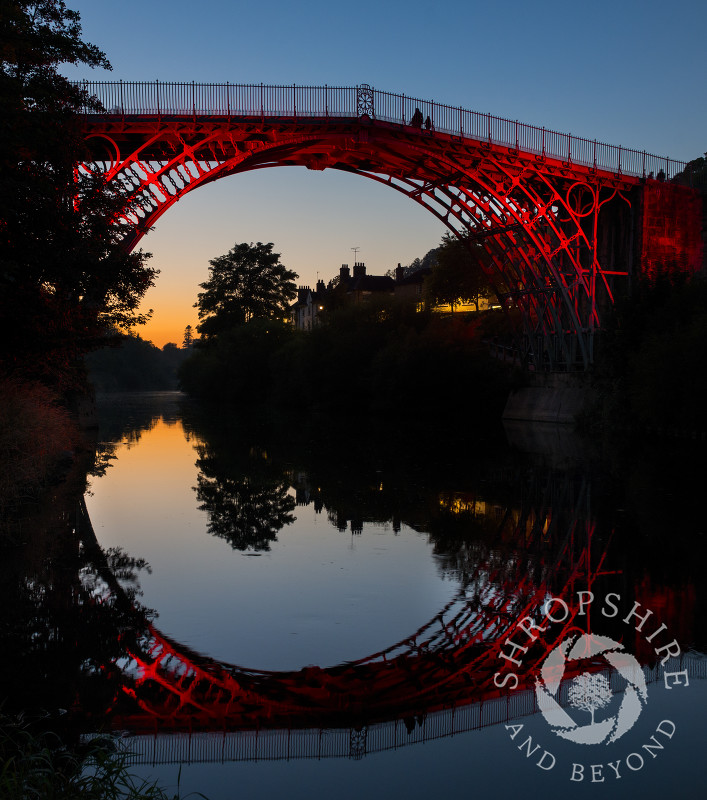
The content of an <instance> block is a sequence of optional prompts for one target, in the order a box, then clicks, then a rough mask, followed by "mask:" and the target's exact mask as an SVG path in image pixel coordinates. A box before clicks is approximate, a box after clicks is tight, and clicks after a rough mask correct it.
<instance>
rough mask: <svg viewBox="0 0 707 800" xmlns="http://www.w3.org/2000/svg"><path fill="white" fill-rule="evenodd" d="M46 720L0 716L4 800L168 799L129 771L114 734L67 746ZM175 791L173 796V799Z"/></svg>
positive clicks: (0, 775)
mask: <svg viewBox="0 0 707 800" xmlns="http://www.w3.org/2000/svg"><path fill="white" fill-rule="evenodd" d="M48 722H49V720H48V719H40V720H35V721H33V722H28V721H27V720H25V719H22V718H19V719H16V718H13V717H8V716H6V715H0V763H1V764H3V769H2V771H1V772H0V796H2V797H3V798H5V799H6V800H24V799H25V798H30V797H36V798H53V797H56V798H62V800H73V798H76V800H92V798H95V800H111V798H115V800H118V798H120V800H141V799H142V798H144V799H145V800H167V798H168V797H169V795H168V794H167V793H166V792H165V791H164V790H162V789H161V788H160V787H159V786H158V785H157V783H156V782H152V783H151V782H149V781H146V780H144V779H142V778H138V777H136V776H134V775H132V774H131V772H130V768H129V765H128V760H129V755H130V754H129V753H128V752H127V751H124V750H121V749H120V745H119V742H118V740H117V738H115V737H105V736H102V737H96V738H94V739H92V740H90V741H88V742H87V743H86V744H84V745H80V746H79V747H74V748H71V747H67V746H66V745H65V744H64V743H63V741H62V740H61V738H60V737H59V736H58V735H57V734H56V733H54V732H52V731H51V730H47V729H46V728H47V723H48ZM177 796H178V795H172V797H173V798H176V797H177Z"/></svg>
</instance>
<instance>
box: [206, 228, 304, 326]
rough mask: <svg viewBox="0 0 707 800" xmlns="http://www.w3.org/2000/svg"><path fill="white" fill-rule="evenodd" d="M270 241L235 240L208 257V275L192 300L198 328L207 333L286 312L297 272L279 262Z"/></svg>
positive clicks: (293, 295)
mask: <svg viewBox="0 0 707 800" xmlns="http://www.w3.org/2000/svg"><path fill="white" fill-rule="evenodd" d="M272 248H273V243H272V242H269V243H268V244H263V243H262V242H258V243H257V244H255V245H254V244H252V243H251V244H246V243H245V242H243V243H241V244H235V245H234V246H233V247H232V248H231V250H229V252H228V253H226V254H225V255H222V256H219V257H218V258H214V259H212V260H211V261H209V264H210V265H211V266H210V268H209V273H210V275H209V279H208V280H207V281H206V282H205V283H202V284H200V286H201V288H202V289H203V290H204V291H203V292H199V299H198V301H197V303H196V304H195V306H196V308H198V309H199V319H200V320H201V321H200V323H199V325H198V330H199V332H200V333H201V334H202V335H204V336H206V337H207V338H208V337H213V336H216V335H217V334H219V333H222V332H223V331H227V330H231V329H233V328H234V327H237V326H239V325H243V324H244V323H246V322H248V321H250V320H251V319H256V318H265V319H276V318H282V317H284V316H285V315H286V313H287V305H288V303H289V302H290V301H292V300H293V299H294V297H295V295H296V293H297V289H296V286H295V284H294V280H295V279H296V278H297V273H296V272H293V271H292V270H289V269H287V267H285V266H284V265H283V264H281V263H280V254H279V253H273V251H272Z"/></svg>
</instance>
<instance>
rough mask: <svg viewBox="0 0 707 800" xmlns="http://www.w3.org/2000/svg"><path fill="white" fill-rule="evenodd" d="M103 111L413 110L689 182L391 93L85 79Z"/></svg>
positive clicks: (640, 173)
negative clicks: (92, 80) (101, 105)
mask: <svg viewBox="0 0 707 800" xmlns="http://www.w3.org/2000/svg"><path fill="white" fill-rule="evenodd" d="M81 85H82V86H83V87H84V88H85V90H86V91H87V92H88V93H89V94H90V95H93V96H95V97H97V98H98V99H99V100H100V102H101V103H102V104H103V107H104V108H105V109H106V110H107V111H108V112H109V113H116V114H121V115H127V116H133V115H141V114H146V115H156V116H158V117H159V116H184V115H189V116H197V115H208V116H222V115H225V116H261V117H285V118H294V119H297V118H302V117H305V118H313V117H347V118H355V117H359V116H361V115H362V114H363V113H367V114H369V115H370V116H372V117H374V118H375V119H377V120H381V121H384V122H392V123H396V124H401V125H410V124H411V123H412V122H413V117H414V116H415V115H416V111H417V110H418V109H419V111H420V114H421V115H422V120H421V128H422V130H423V131H426V130H427V120H428V119H429V128H430V131H437V132H441V133H446V134H450V135H452V136H459V137H460V138H468V139H474V140H476V141H481V142H487V143H488V144H492V145H501V146H504V147H509V148H511V149H514V150H519V151H522V152H526V153H531V154H533V155H536V156H537V157H539V158H541V159H542V158H545V157H548V158H553V159H558V160H560V161H563V162H565V163H567V164H577V165H581V166H584V167H589V168H591V169H600V170H606V171H608V172H612V173H614V174H617V175H628V176H633V177H644V178H645V177H656V178H664V179H665V180H672V179H673V178H675V177H676V176H679V177H680V178H684V182H686V183H689V182H690V178H689V172H686V169H685V168H686V164H685V162H683V161H676V160H674V159H671V158H667V157H661V156H656V155H652V154H650V153H646V152H645V151H640V150H632V149H630V148H625V147H623V146H616V145H610V144H605V143H604V142H598V141H596V140H591V139H584V138H582V137H579V136H572V135H571V134H568V133H559V132H557V131H553V130H549V129H547V128H538V127H536V126H535V125H527V124H525V123H522V122H518V120H510V119H504V118H502V117H495V116H493V115H492V114H482V113H480V112H478V111H469V110H466V109H463V108H461V107H458V108H457V107H454V106H448V105H444V104H442V103H436V102H434V101H433V100H422V99H420V98H417V97H408V96H406V95H400V94H392V93H390V92H383V91H379V90H377V89H372V88H371V87H369V86H367V85H366V84H362V85H361V86H348V87H343V86H296V85H294V84H293V85H289V86H285V85H282V86H269V85H265V84H237V83H194V82H192V83H165V82H161V81H153V82H124V81H96V82H88V81H84V82H82V84H81Z"/></svg>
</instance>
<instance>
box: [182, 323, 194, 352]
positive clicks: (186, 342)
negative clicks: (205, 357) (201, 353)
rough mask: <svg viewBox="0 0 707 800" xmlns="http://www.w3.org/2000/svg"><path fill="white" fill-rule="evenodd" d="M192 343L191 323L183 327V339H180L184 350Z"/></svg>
mask: <svg viewBox="0 0 707 800" xmlns="http://www.w3.org/2000/svg"><path fill="white" fill-rule="evenodd" d="M192 344H194V334H193V333H192V327H191V325H187V327H186V328H185V329H184V340H183V341H182V347H183V348H184V349H185V350H188V349H189V348H190V347H191V346H192Z"/></svg>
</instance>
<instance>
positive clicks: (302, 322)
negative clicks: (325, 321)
mask: <svg viewBox="0 0 707 800" xmlns="http://www.w3.org/2000/svg"><path fill="white" fill-rule="evenodd" d="M325 294H326V288H325V286H324V281H317V284H316V288H315V289H314V291H312V290H311V289H310V287H309V286H299V287H298V288H297V299H296V300H295V302H294V303H292V305H291V306H290V319H291V321H292V324H293V325H294V326H295V328H297V330H300V331H311V330H312V328H313V327H314V326H315V325H317V324H318V321H319V316H320V314H321V312H322V311H323V310H324V296H325Z"/></svg>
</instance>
